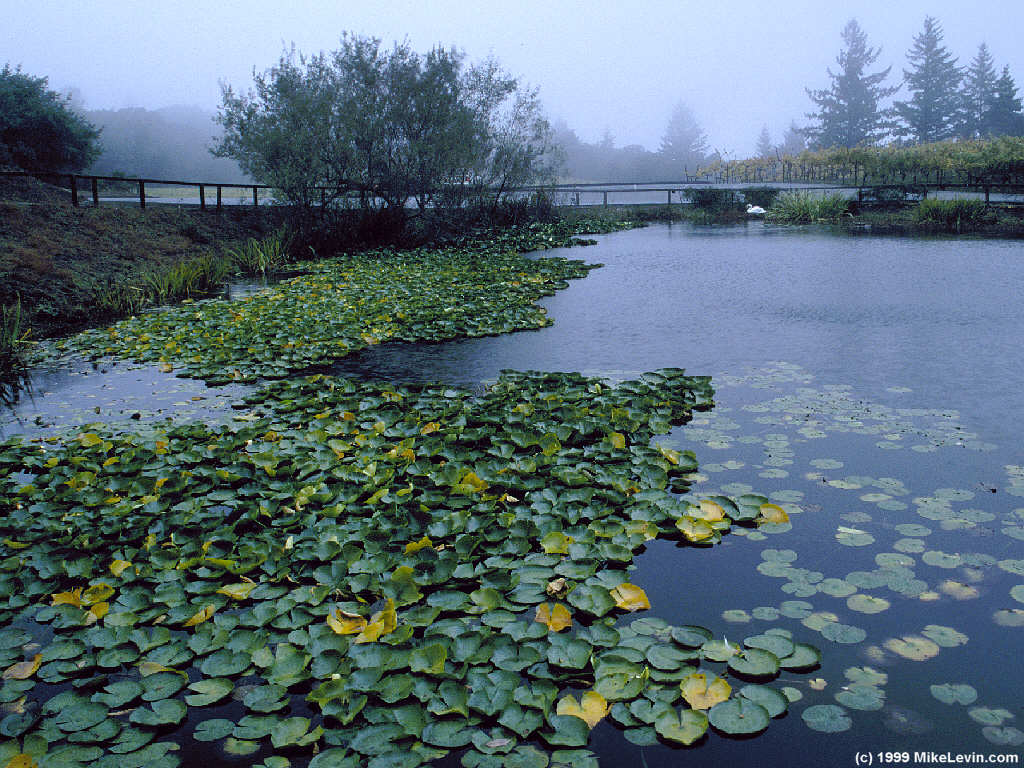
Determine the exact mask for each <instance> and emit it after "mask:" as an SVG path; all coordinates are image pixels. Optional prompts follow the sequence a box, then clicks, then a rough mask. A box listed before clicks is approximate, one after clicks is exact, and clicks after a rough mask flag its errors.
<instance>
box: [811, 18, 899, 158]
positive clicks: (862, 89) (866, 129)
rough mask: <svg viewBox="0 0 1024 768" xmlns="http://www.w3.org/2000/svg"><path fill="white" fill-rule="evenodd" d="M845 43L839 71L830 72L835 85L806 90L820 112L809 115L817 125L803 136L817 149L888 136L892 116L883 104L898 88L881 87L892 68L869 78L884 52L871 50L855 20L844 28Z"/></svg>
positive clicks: (850, 144) (837, 59) (829, 74)
mask: <svg viewBox="0 0 1024 768" xmlns="http://www.w3.org/2000/svg"><path fill="white" fill-rule="evenodd" d="M843 43H844V46H845V47H844V48H843V50H841V51H840V52H839V55H838V56H837V57H836V63H837V64H839V72H838V73H835V72H833V71H832V70H831V69H828V70H827V72H828V76H829V77H830V78H831V80H832V85H830V86H829V87H828V88H827V89H823V90H817V91H815V90H811V89H809V88H808V89H807V95H808V96H809V97H810V99H811V101H813V102H814V103H815V104H816V105H817V106H818V111H817V112H809V113H808V114H807V117H809V118H811V119H812V120H814V121H815V122H816V125H812V126H810V127H808V128H806V129H804V133H805V135H806V136H807V137H808V139H810V141H811V144H812V146H814V147H817V148H822V147H836V146H839V147H856V146H858V145H861V144H875V143H877V142H878V141H879V140H880V139H882V138H883V137H884V136H885V135H886V134H887V133H888V128H889V126H888V120H889V117H890V115H891V113H890V111H889V110H887V109H883V108H882V107H881V106H880V102H881V101H882V100H883V99H886V98H888V97H889V96H891V95H893V94H894V93H896V91H897V90H898V89H899V86H885V85H882V83H883V82H884V81H885V79H886V78H887V77H888V76H889V70H890V69H892V67H886V68H885V69H883V70H881V71H880V72H875V73H874V74H870V75H869V74H867V73H866V72H865V70H866V69H867V68H868V67H870V66H871V65H872V64H874V63H875V60H876V59H878V56H879V54H880V53H881V49H880V48H870V47H868V38H867V35H866V34H865V33H864V32H863V31H862V30H861V28H860V25H859V24H858V23H857V20H856V19H851V20H850V21H849V22H848V23H847V24H846V26H845V27H844V28H843Z"/></svg>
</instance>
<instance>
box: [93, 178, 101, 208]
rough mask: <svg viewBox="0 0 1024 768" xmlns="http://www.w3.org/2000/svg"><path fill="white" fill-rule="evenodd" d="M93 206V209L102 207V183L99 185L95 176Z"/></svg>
mask: <svg viewBox="0 0 1024 768" xmlns="http://www.w3.org/2000/svg"><path fill="white" fill-rule="evenodd" d="M92 204H93V207H95V208H99V205H100V183H99V181H97V179H96V177H95V176H93V179H92Z"/></svg>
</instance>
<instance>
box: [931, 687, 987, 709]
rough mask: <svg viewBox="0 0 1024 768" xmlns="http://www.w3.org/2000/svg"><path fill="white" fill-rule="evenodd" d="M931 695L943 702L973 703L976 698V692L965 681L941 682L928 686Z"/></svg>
mask: <svg viewBox="0 0 1024 768" xmlns="http://www.w3.org/2000/svg"><path fill="white" fill-rule="evenodd" d="M929 690H930V691H931V692H932V696H934V697H935V698H936V699H938V700H939V701H941V702H942V703H943V704H963V705H965V706H966V705H967V704H973V703H974V702H975V701H977V700H978V692H977V690H975V689H974V687H973V686H970V685H967V684H966V683H943V684H941V685H932V686H930V687H929Z"/></svg>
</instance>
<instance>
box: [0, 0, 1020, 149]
mask: <svg viewBox="0 0 1024 768" xmlns="http://www.w3.org/2000/svg"><path fill="white" fill-rule="evenodd" d="M0 10H2V11H3V14H2V15H3V22H2V24H3V30H4V32H3V34H4V38H5V40H4V46H3V48H2V53H0V56H3V57H5V59H3V60H0V63H3V62H4V61H6V62H7V63H10V64H11V65H18V64H20V65H21V66H22V68H23V70H24V71H25V72H27V73H30V74H33V75H45V76H47V77H49V79H50V86H51V87H52V88H55V89H58V90H65V89H68V88H72V87H76V88H79V89H80V90H81V93H82V97H83V98H84V100H85V103H86V106H87V107H88V108H91V109H102V108H119V107H126V106H141V107H146V108H156V107H161V106H170V105H175V104H195V105H198V106H201V107H204V108H208V109H211V110H212V109H214V108H215V107H216V105H217V104H218V103H219V101H220V86H219V82H220V81H224V82H227V83H230V84H231V85H233V86H235V87H236V89H237V88H240V87H241V88H247V87H248V85H249V84H250V83H251V80H252V78H251V74H252V70H253V68H254V67H255V68H256V69H257V70H260V71H262V70H265V69H267V68H269V67H270V66H272V65H273V64H274V63H275V62H276V61H277V59H278V58H279V56H280V54H281V52H282V50H283V47H284V46H285V45H290V44H291V43H294V44H295V45H296V47H297V48H298V49H299V50H300V51H303V52H306V53H313V52H318V51H321V50H332V49H334V48H337V46H338V40H339V38H340V35H341V33H342V32H343V31H351V32H355V33H358V34H363V35H371V36H375V37H379V38H382V39H383V40H384V41H385V43H387V44H390V43H392V42H394V41H395V40H402V39H405V38H407V39H408V40H409V42H410V43H411V44H412V46H413V47H414V48H415V49H417V50H420V51H425V50H427V49H429V48H430V47H432V46H433V45H435V44H441V45H444V46H446V47H447V46H456V47H458V48H461V49H463V50H464V51H465V52H466V54H467V55H468V57H469V58H470V59H479V58H482V57H484V56H487V55H488V54H494V55H495V56H496V57H497V58H498V59H499V61H500V62H501V63H502V64H503V65H504V67H505V68H506V69H508V70H509V71H511V72H512V73H513V74H515V75H518V76H519V77H521V78H522V79H523V80H524V81H526V82H529V83H531V84H533V85H536V86H539V88H540V91H541V96H542V98H543V100H544V103H545V104H546V106H547V110H548V113H549V115H550V116H551V117H552V118H561V119H564V120H565V121H566V122H568V123H569V125H570V126H572V127H573V128H574V129H575V130H576V132H577V133H578V134H579V136H580V137H581V138H582V139H584V140H587V141H595V140H597V139H598V138H600V136H601V134H602V133H603V132H604V130H605V129H607V130H610V131H611V132H612V134H613V135H614V136H615V138H616V143H617V144H618V145H619V146H622V145H625V144H642V145H644V146H646V147H647V148H648V149H657V146H658V143H659V139H660V137H661V135H662V133H663V131H664V128H665V125H666V123H667V121H668V117H669V114H670V112H671V110H672V106H673V105H674V104H675V102H677V101H679V100H682V101H685V102H686V103H688V104H689V105H690V106H691V108H692V109H693V111H694V112H695V114H696V116H697V118H698V120H699V122H700V124H701V125H702V126H703V127H704V129H705V131H706V132H707V134H708V139H709V142H710V144H711V146H712V147H713V148H715V149H718V150H720V151H723V152H726V153H729V155H730V156H732V157H736V156H739V157H742V156H746V155H748V154H750V153H752V151H753V148H754V145H755V142H756V140H757V135H758V133H759V132H760V129H761V126H762V125H763V124H767V125H768V128H769V130H770V131H771V133H772V136H773V138H774V139H775V140H776V141H778V140H779V139H780V138H781V134H782V132H783V130H784V129H785V128H786V126H787V125H788V124H789V122H790V120H793V119H796V120H798V121H799V122H803V121H804V113H805V112H807V111H808V109H810V106H811V103H810V101H809V100H808V99H807V96H806V94H805V92H804V88H805V87H812V88H823V87H825V86H826V85H827V84H828V78H827V75H826V72H825V70H826V67H829V66H833V67H834V61H835V57H836V55H837V54H838V52H839V49H840V45H841V41H840V32H841V30H842V28H843V26H844V25H845V24H846V22H847V21H848V20H849V19H850V18H851V17H855V18H856V19H857V20H858V22H860V25H861V27H862V29H864V31H865V32H866V33H867V35H868V41H869V43H870V44H871V45H873V46H881V47H882V55H881V57H880V58H879V60H878V62H877V64H876V68H881V67H885V66H888V65H890V64H892V65H893V70H892V79H893V80H894V81H895V79H897V78H900V77H901V72H902V68H903V67H904V66H905V65H906V51H907V49H908V48H909V47H910V45H911V43H912V40H913V36H914V35H915V34H917V33H918V32H920V30H921V28H922V25H923V22H924V17H925V16H926V15H932V16H935V17H936V18H938V19H939V21H940V22H941V23H942V26H943V28H944V31H945V44H946V46H947V47H948V48H949V49H950V50H951V51H952V52H953V53H954V55H956V56H958V57H959V59H960V63H961V64H963V65H966V64H967V63H968V62H969V61H970V60H971V59H972V58H973V57H974V55H975V53H976V51H977V48H978V45H979V43H981V42H985V43H987V44H988V46H989V49H990V50H991V52H992V55H993V56H994V58H995V61H996V65H997V67H998V68H999V69H1001V68H1002V66H1003V65H1004V64H1008V65H1009V66H1010V70H1011V72H1012V73H1013V75H1014V78H1015V79H1016V80H1017V81H1018V84H1020V85H1021V86H1022V90H1024V45H1022V43H1021V35H1022V33H1024V0H984V1H983V2H972V3H965V2H963V0H933V1H932V2H925V1H924V0H859V1H858V2H848V3H840V2H835V1H834V0H815V1H813V2H811V1H805V0H775V1H774V2H769V1H768V0H765V2H754V1H753V0H717V2H716V1H715V0H664V1H662V0H652V1H650V2H645V1H644V0H637V2H634V3H627V2H625V1H624V0H591V1H590V2H560V1H559V0H512V1H511V2H507V3H502V4H499V3H494V2H491V0H473V1H470V0H464V1H462V2H459V1H457V0H450V1H448V0H446V1H444V2H438V1H436V0H415V1H407V0H364V2H350V1H349V0H333V1H332V0H244V1H237V0H203V2H195V1H194V0H169V1H167V0H165V2H154V1H153V0H145V1H143V0H0Z"/></svg>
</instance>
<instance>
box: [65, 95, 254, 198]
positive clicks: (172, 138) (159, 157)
mask: <svg viewBox="0 0 1024 768" xmlns="http://www.w3.org/2000/svg"><path fill="white" fill-rule="evenodd" d="M81 114H82V116H83V117H84V118H85V119H86V120H88V121H89V122H90V123H92V124H93V125H94V126H96V127H97V128H98V129H99V131H100V136H99V144H100V152H99V155H98V156H97V157H96V159H95V161H94V162H93V163H92V164H91V165H90V166H89V169H88V170H89V173H93V174H96V175H98V176H116V175H125V176H138V177H146V178H150V179H170V180H182V181H224V182H245V181H248V180H249V177H248V176H247V175H246V174H245V173H243V172H242V170H241V169H240V168H239V167H238V163H236V162H235V161H234V160H231V159H225V158H219V157H214V156H213V155H211V154H210V148H211V147H212V146H213V145H214V143H215V142H216V140H217V139H219V138H220V136H221V135H222V130H221V127H220V126H219V125H218V124H217V123H216V121H215V115H214V114H213V113H212V112H206V111H205V110H202V109H200V108H199V107H184V106H182V107H165V108H163V109H156V110H148V109H142V108H140V107H131V108H128V109H117V110H113V109H102V110H87V111H83V112H82V113H81Z"/></svg>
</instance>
